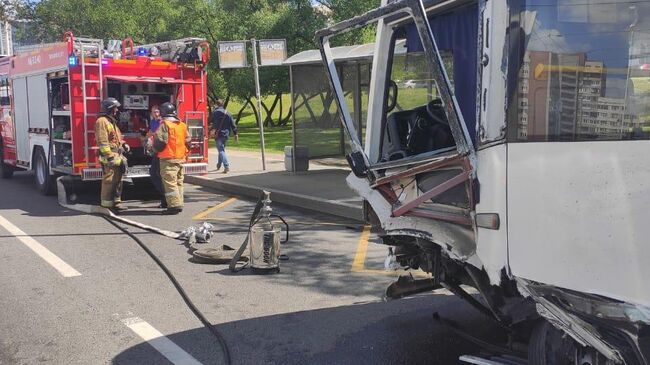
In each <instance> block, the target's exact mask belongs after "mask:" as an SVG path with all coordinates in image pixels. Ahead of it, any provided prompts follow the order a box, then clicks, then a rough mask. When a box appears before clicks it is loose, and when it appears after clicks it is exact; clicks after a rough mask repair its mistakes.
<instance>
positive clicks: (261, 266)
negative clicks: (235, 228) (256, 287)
mask: <svg viewBox="0 0 650 365" xmlns="http://www.w3.org/2000/svg"><path fill="white" fill-rule="evenodd" d="M280 233H281V232H280V227H275V226H274V225H273V224H272V223H271V222H270V221H268V220H266V219H264V220H262V221H260V222H258V223H256V224H255V225H253V227H251V231H250V235H249V242H248V243H249V247H250V266H251V269H253V270H254V271H258V272H264V273H271V272H279V271H280Z"/></svg>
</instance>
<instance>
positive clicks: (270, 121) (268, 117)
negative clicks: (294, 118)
mask: <svg viewBox="0 0 650 365" xmlns="http://www.w3.org/2000/svg"><path fill="white" fill-rule="evenodd" d="M278 100H282V93H277V94H275V99H274V100H273V104H272V105H271V108H270V109H269V108H267V107H266V105H265V104H262V105H263V106H264V109H265V110H266V118H264V126H267V125H269V124H270V125H271V127H275V126H276V123H275V122H274V121H273V112H274V111H275V107H276V106H277V105H278ZM281 119H282V114H280V117H279V118H278V122H280V120H281Z"/></svg>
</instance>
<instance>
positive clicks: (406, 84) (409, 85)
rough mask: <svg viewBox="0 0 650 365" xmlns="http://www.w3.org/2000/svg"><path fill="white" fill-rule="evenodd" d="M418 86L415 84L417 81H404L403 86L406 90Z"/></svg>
mask: <svg viewBox="0 0 650 365" xmlns="http://www.w3.org/2000/svg"><path fill="white" fill-rule="evenodd" d="M416 85H417V83H416V82H415V80H406V81H404V84H403V86H404V88H406V89H415V86H416Z"/></svg>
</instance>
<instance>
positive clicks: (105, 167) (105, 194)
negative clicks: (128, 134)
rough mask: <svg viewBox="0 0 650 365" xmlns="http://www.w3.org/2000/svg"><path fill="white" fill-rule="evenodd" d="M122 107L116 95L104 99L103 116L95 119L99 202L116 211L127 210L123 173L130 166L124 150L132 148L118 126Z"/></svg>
mask: <svg viewBox="0 0 650 365" xmlns="http://www.w3.org/2000/svg"><path fill="white" fill-rule="evenodd" d="M119 107H120V102H119V101H117V99H115V98H107V99H104V100H103V101H102V103H101V110H100V117H99V118H97V120H96V121H95V140H96V142H97V148H98V149H99V162H100V164H101V165H102V172H103V176H102V187H101V197H100V199H101V202H100V205H101V206H102V207H104V208H110V209H111V210H113V211H114V212H116V213H119V212H121V211H124V210H126V207H124V206H122V177H123V176H124V174H125V173H126V167H127V160H126V157H124V153H128V152H129V151H130V150H131V148H130V147H129V145H128V144H126V143H125V142H124V139H123V138H122V133H121V132H120V128H118V126H117V113H118V109H119Z"/></svg>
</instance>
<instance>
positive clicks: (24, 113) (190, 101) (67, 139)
mask: <svg viewBox="0 0 650 365" xmlns="http://www.w3.org/2000/svg"><path fill="white" fill-rule="evenodd" d="M209 57H210V49H209V45H208V43H207V42H205V40H203V39H199V38H185V39H180V40H174V41H169V42H161V43H155V44H147V45H142V46H134V44H133V41H132V40H130V39H126V40H123V41H121V42H120V41H110V42H109V43H108V47H106V48H105V47H104V42H103V41H102V40H99V39H89V38H75V37H74V36H73V35H72V34H71V33H66V35H65V42H61V43H53V44H48V45H43V46H39V47H36V48H34V49H32V50H28V51H23V52H18V53H17V54H16V55H14V56H11V57H5V58H0V176H2V178H10V177H11V176H12V174H13V172H14V171H16V170H34V172H35V174H34V175H35V181H36V185H37V186H38V189H39V190H40V191H41V192H42V193H44V194H51V193H54V191H55V185H56V184H55V178H56V176H58V175H72V176H75V177H77V178H80V179H82V180H98V179H101V176H102V171H101V166H100V165H99V160H98V151H97V147H96V143H95V136H94V123H95V120H96V119H97V116H98V112H99V109H100V102H101V100H102V99H104V98H106V97H114V98H116V99H117V100H119V101H120V102H121V103H122V107H121V108H120V114H119V128H120V130H121V131H122V133H123V135H124V139H125V141H126V142H127V143H128V144H129V145H130V146H131V150H132V152H131V154H130V155H128V156H127V158H128V160H129V167H128V170H127V174H126V177H127V178H143V177H147V176H148V169H149V164H150V161H151V157H150V156H149V155H148V154H147V152H146V149H145V147H144V146H145V141H146V135H147V134H148V133H149V132H150V131H149V119H150V118H149V117H150V109H151V107H152V106H154V105H158V104H162V103H164V102H172V103H175V104H176V105H177V108H178V112H179V116H180V117H181V119H183V120H184V121H185V122H186V123H187V125H188V130H189V133H190V135H191V136H192V144H191V149H190V153H189V156H188V161H187V163H186V164H185V173H187V174H204V173H206V172H207V159H208V148H207V147H208V136H207V134H206V133H205V131H206V130H207V103H208V100H207V97H206V95H207V92H206V90H207V84H206V83H207V75H206V67H205V66H206V63H207V62H208V59H209Z"/></svg>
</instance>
